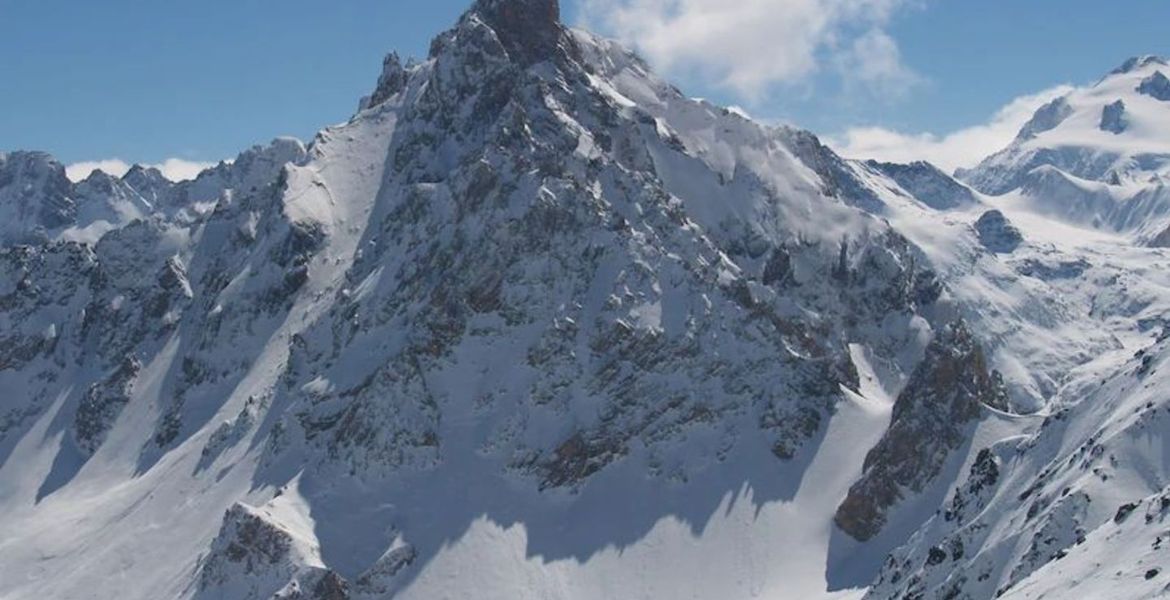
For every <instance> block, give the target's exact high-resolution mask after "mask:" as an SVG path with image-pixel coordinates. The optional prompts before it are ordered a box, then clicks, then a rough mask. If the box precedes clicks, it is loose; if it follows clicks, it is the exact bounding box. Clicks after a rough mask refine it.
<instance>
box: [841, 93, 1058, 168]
mask: <svg viewBox="0 0 1170 600" xmlns="http://www.w3.org/2000/svg"><path fill="white" fill-rule="evenodd" d="M1072 90H1073V88H1072V87H1070V86H1067V85H1062V86H1057V87H1054V88H1050V89H1047V90H1044V91H1042V92H1039V93H1036V94H1031V95H1027V96H1021V97H1019V98H1016V99H1015V100H1012V101H1011V102H1009V103H1008V104H1007V105H1006V106H1004V107H1003V108H1001V109H1000V110H999V111H998V112H996V113H995V115H993V116H992V117H991V119H990V120H989V121H988V122H987V123H983V124H980V125H975V126H973V127H967V128H964V129H960V130H958V131H954V132H951V133H948V134H944V135H939V134H934V133H904V132H899V131H894V130H891V129H886V128H884V127H855V128H852V129H848V130H846V131H845V132H844V133H843V134H841V135H839V136H835V137H830V138H829V139H827V140H826V141H828V143H829V145H830V146H832V147H833V149H834V150H836V151H837V152H838V153H839V154H841V155H842V156H846V157H848V158H866V159H868V158H872V159H876V160H880V161H886V162H900V163H904V162H913V161H916V160H926V161H930V162H931V163H933V164H934V165H936V166H938V167H939V168H941V169H943V170H944V171H954V170H955V169H958V168H970V167H974V166H975V165H977V164H978V163H979V161H981V160H982V159H984V158H986V157H988V156H990V155H991V154H994V153H995V152H998V151H1000V150H1002V149H1004V148H1005V147H1006V146H1007V145H1008V144H1010V143H1011V141H1012V140H1013V139H1014V138H1015V137H1016V135H1017V134H1018V133H1019V131H1020V128H1022V127H1023V126H1024V124H1025V123H1027V122H1028V120H1029V119H1030V118H1032V115H1033V114H1034V113H1035V112H1036V110H1037V109H1039V108H1040V107H1041V106H1043V105H1044V104H1047V103H1048V102H1051V101H1052V100H1053V99H1055V98H1057V97H1059V96H1063V95H1065V94H1068V93H1069V92H1071V91H1072Z"/></svg>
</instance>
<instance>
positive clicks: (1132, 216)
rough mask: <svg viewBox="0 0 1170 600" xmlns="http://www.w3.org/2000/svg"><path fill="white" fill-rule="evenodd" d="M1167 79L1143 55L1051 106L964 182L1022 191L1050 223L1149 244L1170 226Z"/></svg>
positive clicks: (1159, 63)
mask: <svg viewBox="0 0 1170 600" xmlns="http://www.w3.org/2000/svg"><path fill="white" fill-rule="evenodd" d="M1167 72H1170V67H1168V66H1167V61H1166V60H1164V59H1161V58H1158V57H1139V58H1134V59H1131V60H1129V61H1127V62H1126V63H1125V65H1123V66H1122V67H1121V68H1119V69H1117V70H1115V71H1114V72H1113V73H1111V74H1109V75H1108V76H1106V77H1105V78H1104V79H1102V80H1101V81H1100V82H1098V83H1097V84H1096V85H1093V86H1091V87H1087V88H1082V89H1078V90H1075V91H1073V92H1071V93H1070V94H1068V95H1067V96H1064V97H1061V98H1058V99H1056V100H1054V101H1053V102H1051V103H1050V104H1048V105H1046V106H1044V107H1043V108H1041V109H1040V110H1039V111H1037V112H1036V115H1035V116H1034V117H1033V119H1032V120H1031V121H1030V122H1029V123H1028V124H1027V125H1025V126H1024V128H1023V129H1022V130H1021V131H1020V134H1019V136H1018V137H1017V138H1016V140H1015V141H1014V142H1013V143H1012V144H1011V145H1010V146H1009V147H1008V148H1006V149H1005V150H1003V151H1001V152H999V153H997V154H995V155H993V156H991V157H989V158H988V159H986V160H985V161H983V163H981V164H980V165H979V166H978V167H976V168H975V169H972V170H970V171H967V172H961V173H960V174H959V177H960V178H962V179H963V180H965V181H967V182H968V183H970V184H971V185H972V186H973V187H975V188H976V189H978V190H980V191H982V192H985V193H988V194H993V195H1001V194H1006V193H1009V192H1012V191H1015V190H1022V191H1023V193H1024V195H1025V196H1027V197H1028V198H1030V200H1031V202H1033V203H1034V204H1035V208H1036V209H1037V210H1038V211H1040V212H1042V213H1044V214H1047V215H1049V216H1052V217H1056V218H1060V219H1065V220H1067V221H1069V222H1073V223H1078V224H1089V225H1092V226H1094V227H1098V228H1106V229H1111V230H1115V231H1120V232H1124V233H1127V234H1129V235H1132V236H1133V237H1134V238H1135V240H1136V241H1138V242H1140V243H1148V242H1150V241H1151V240H1152V239H1154V238H1155V237H1156V236H1157V235H1158V234H1160V233H1161V232H1162V231H1163V230H1164V229H1165V228H1166V226H1167V212H1168V206H1170V193H1168V192H1167V191H1166V182H1167V178H1168V177H1170V100H1168V98H1170V93H1167V90H1170V79H1167V77H1166V74H1167Z"/></svg>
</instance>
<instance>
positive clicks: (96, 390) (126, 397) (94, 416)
mask: <svg viewBox="0 0 1170 600" xmlns="http://www.w3.org/2000/svg"><path fill="white" fill-rule="evenodd" d="M141 370H142V363H140V362H138V361H137V360H136V359H133V358H127V359H126V360H125V361H124V362H123V363H122V366H120V367H118V369H117V370H116V371H114V372H113V373H112V374H110V376H109V377H107V378H106V379H104V380H103V381H101V382H99V383H95V384H94V385H93V386H91V387H90V388H89V390H88V391H86V393H85V396H84V397H83V398H82V400H81V406H79V407H78V409H77V416H76V417H75V419H74V425H73V431H74V438H75V439H76V441H77V445H78V447H79V448H81V450H82V452H85V453H86V454H93V453H94V451H95V450H97V448H98V447H99V446H101V444H102V442H104V441H105V439H106V435H107V434H108V433H109V431H110V428H111V427H113V425H114V421H115V420H117V418H118V415H119V414H121V412H122V409H123V408H125V406H126V404H128V403H129V402H130V391H131V387H132V386H133V385H134V380H135V379H136V378H137V377H138V372H139V371H141Z"/></svg>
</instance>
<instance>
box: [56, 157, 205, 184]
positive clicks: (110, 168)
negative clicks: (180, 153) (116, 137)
mask: <svg viewBox="0 0 1170 600" xmlns="http://www.w3.org/2000/svg"><path fill="white" fill-rule="evenodd" d="M144 166H147V167H153V168H155V169H158V170H159V171H161V172H162V174H163V177H166V178H167V179H170V180H171V181H186V180H188V179H195V177H196V176H197V175H199V174H200V173H202V172H203V171H204V170H206V169H209V168H211V167H214V166H215V163H207V162H197V161H190V160H183V159H181V158H168V159H166V160H164V161H163V162H161V163H158V164H152V165H144ZM130 167H131V165H130V163H128V162H126V161H124V160H121V159H118V158H109V159H105V160H91V161H84V162H79V163H73V164H71V165H69V166H67V167H65V175H66V176H67V177H69V179H71V180H73V181H81V180H82V179H85V178H86V177H89V175H90V173H93V172H94V171H95V170H101V171H104V172H105V173H108V174H110V175H113V176H115V177H121V176H123V175H125V174H126V172H127V171H129V170H130Z"/></svg>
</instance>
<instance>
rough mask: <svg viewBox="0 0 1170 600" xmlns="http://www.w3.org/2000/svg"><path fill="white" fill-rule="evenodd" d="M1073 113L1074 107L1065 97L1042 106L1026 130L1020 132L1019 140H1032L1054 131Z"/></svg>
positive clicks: (1026, 125) (1026, 126)
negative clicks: (1046, 132)
mask: <svg viewBox="0 0 1170 600" xmlns="http://www.w3.org/2000/svg"><path fill="white" fill-rule="evenodd" d="M1072 113H1073V108H1072V106H1071V105H1070V104H1069V103H1068V99H1067V98H1064V97H1063V96H1062V97H1060V98H1057V99H1056V100H1053V101H1052V102H1049V103H1048V104H1045V105H1044V106H1041V107H1040V109H1039V110H1037V111H1036V113H1035V114H1034V115H1032V119H1031V120H1030V121H1028V122H1027V123H1026V124H1025V125H1024V128H1023V129H1021V130H1020V135H1019V137H1018V138H1016V139H1018V140H1030V139H1033V138H1035V137H1036V136H1038V135H1040V134H1041V133H1044V132H1045V131H1052V130H1053V129H1056V128H1057V127H1059V126H1060V124H1061V123H1063V122H1064V120H1065V119H1067V118H1069V116H1070V115H1072Z"/></svg>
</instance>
